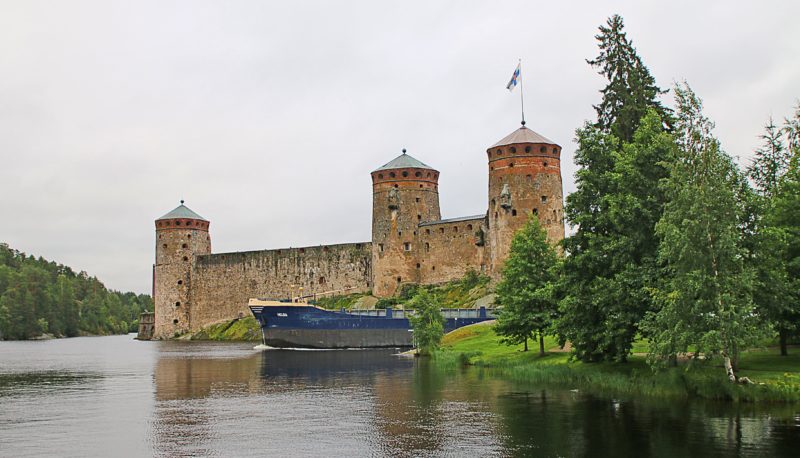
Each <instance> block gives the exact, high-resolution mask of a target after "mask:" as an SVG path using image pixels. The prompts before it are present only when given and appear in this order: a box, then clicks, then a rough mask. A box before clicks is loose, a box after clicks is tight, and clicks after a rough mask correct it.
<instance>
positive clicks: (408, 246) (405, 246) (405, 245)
mask: <svg viewBox="0 0 800 458" xmlns="http://www.w3.org/2000/svg"><path fill="white" fill-rule="evenodd" d="M403 249H404V250H405V251H411V242H405V243H403Z"/></svg>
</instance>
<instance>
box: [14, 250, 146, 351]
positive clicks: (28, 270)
mask: <svg viewBox="0 0 800 458" xmlns="http://www.w3.org/2000/svg"><path fill="white" fill-rule="evenodd" d="M148 310H153V301H152V299H151V297H150V296H148V295H146V294H138V295H137V294H135V293H130V292H128V293H122V292H119V291H112V290H108V289H107V288H106V287H105V286H104V285H103V284H102V283H101V282H100V281H99V280H98V279H97V278H95V277H90V276H89V275H88V274H87V273H86V272H79V273H75V271H73V270H72V269H70V268H69V267H67V266H64V265H61V264H57V263H55V262H52V261H47V260H45V259H43V258H41V257H39V258H34V257H33V256H28V255H26V254H25V253H22V252H20V251H17V250H14V249H11V248H10V247H9V246H8V245H7V244H5V243H0V340H22V339H31V338H34V337H38V336H41V335H43V334H51V335H54V336H56V337H74V336H79V335H87V334H91V335H104V334H122V333H127V332H135V331H136V330H137V327H138V323H139V314H141V313H142V312H144V311H148Z"/></svg>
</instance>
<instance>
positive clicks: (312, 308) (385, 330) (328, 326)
mask: <svg viewBox="0 0 800 458" xmlns="http://www.w3.org/2000/svg"><path fill="white" fill-rule="evenodd" d="M248 306H249V307H250V311H251V312H252V313H253V316H255V317H256V320H258V322H259V324H260V325H261V336H262V339H263V343H264V345H267V346H270V347H275V348H380V347H411V346H413V344H414V333H413V330H412V329H411V323H410V322H409V320H408V317H409V316H410V315H412V314H413V313H414V312H413V311H412V310H394V309H392V308H390V307H387V308H386V309H369V310H349V311H348V310H344V309H342V310H340V311H334V310H327V309H324V308H322V307H319V306H316V305H314V304H313V303H309V302H306V301H305V300H304V299H297V298H296V299H250V301H249V303H248ZM442 315H443V316H444V319H445V320H444V331H445V332H450V331H452V330H454V329H458V328H460V327H463V326H467V325H470V324H475V323H480V322H483V321H488V320H493V319H494V314H493V310H492V309H487V308H486V307H480V308H476V309H442Z"/></svg>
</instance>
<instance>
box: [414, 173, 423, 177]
mask: <svg viewBox="0 0 800 458" xmlns="http://www.w3.org/2000/svg"><path fill="white" fill-rule="evenodd" d="M414 176H415V177H417V178H419V177H421V176H422V173H420V172H417V173H415V174H414Z"/></svg>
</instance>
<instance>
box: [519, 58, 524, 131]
mask: <svg viewBox="0 0 800 458" xmlns="http://www.w3.org/2000/svg"><path fill="white" fill-rule="evenodd" d="M519 102H520V106H521V107H522V125H523V126H524V125H525V97H524V96H523V92H522V59H520V60H519Z"/></svg>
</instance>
